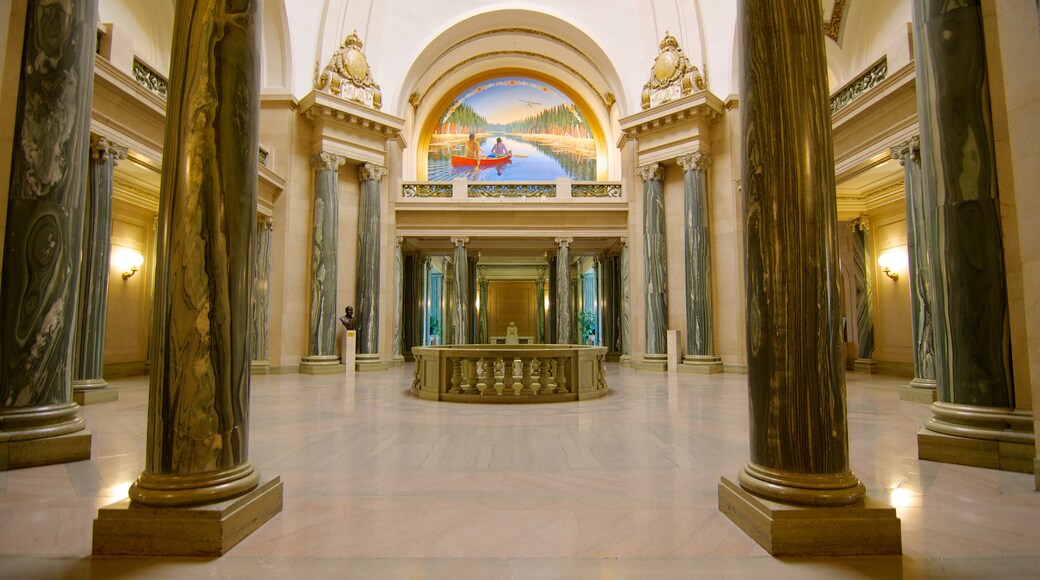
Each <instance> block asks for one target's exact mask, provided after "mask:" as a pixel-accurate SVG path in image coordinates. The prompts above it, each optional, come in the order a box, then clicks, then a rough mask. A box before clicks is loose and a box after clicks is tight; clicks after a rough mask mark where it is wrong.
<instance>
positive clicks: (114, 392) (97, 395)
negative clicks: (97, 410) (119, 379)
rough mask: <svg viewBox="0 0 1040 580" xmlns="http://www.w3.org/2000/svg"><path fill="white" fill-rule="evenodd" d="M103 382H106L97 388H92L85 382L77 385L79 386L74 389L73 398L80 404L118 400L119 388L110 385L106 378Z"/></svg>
mask: <svg viewBox="0 0 1040 580" xmlns="http://www.w3.org/2000/svg"><path fill="white" fill-rule="evenodd" d="M102 382H103V383H105V384H103V385H101V386H100V387H97V388H90V387H89V386H87V385H84V384H80V385H76V386H77V387H78V388H76V389H73V391H72V400H73V401H75V402H76V404H78V405H96V404H98V403H110V402H112V401H118V400H119V389H117V388H116V387H113V386H111V385H109V384H108V382H107V381H105V380H104V379H102Z"/></svg>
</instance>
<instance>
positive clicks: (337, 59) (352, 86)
mask: <svg viewBox="0 0 1040 580" xmlns="http://www.w3.org/2000/svg"><path fill="white" fill-rule="evenodd" d="M361 49H362V43H361V38H360V37H358V35H357V31H356V30H355V31H354V32H352V33H351V34H350V36H348V37H347V39H346V40H344V41H343V44H342V45H340V47H339V49H337V50H336V53H335V54H333V55H332V60H330V61H329V64H328V65H326V66H325V70H323V71H321V76H319V77H318V82H316V83H315V84H314V88H315V89H318V90H328V92H330V93H332V94H334V95H336V96H338V97H342V98H344V99H347V100H349V101H354V102H357V103H361V104H362V105H366V106H369V107H372V108H374V109H380V108H382V107H383V93H382V91H380V90H379V85H377V84H376V83H375V81H374V80H372V70H371V69H370V68H369V66H368V59H367V58H365V53H364V52H362V50H361Z"/></svg>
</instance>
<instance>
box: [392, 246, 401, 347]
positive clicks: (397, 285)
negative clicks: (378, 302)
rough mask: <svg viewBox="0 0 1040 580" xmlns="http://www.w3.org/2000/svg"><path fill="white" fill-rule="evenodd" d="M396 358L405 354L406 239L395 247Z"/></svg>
mask: <svg viewBox="0 0 1040 580" xmlns="http://www.w3.org/2000/svg"><path fill="white" fill-rule="evenodd" d="M393 348H394V349H393V354H394V358H400V357H403V356H404V239H403V238H401V237H398V238H397V244H396V246H395V248H394V347H393Z"/></svg>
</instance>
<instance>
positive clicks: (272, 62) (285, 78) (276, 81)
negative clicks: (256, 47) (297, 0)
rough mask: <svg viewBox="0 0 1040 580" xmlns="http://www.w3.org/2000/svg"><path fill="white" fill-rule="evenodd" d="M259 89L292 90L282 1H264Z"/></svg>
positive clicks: (287, 31)
mask: <svg viewBox="0 0 1040 580" xmlns="http://www.w3.org/2000/svg"><path fill="white" fill-rule="evenodd" d="M262 26H263V30H262V32H261V35H262V38H263V42H261V43H260V46H261V49H260V50H261V55H260V57H261V74H260V79H261V83H262V84H261V87H262V90H263V91H264V92H280V93H289V92H291V91H292V80H293V76H292V43H291V42H290V41H289V24H288V18H287V15H286V12H285V2H284V0H264V3H263V23H262Z"/></svg>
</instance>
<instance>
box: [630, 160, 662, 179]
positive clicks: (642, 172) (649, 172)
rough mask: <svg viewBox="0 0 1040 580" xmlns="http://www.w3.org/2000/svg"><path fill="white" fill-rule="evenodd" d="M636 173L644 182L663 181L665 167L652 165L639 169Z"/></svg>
mask: <svg viewBox="0 0 1040 580" xmlns="http://www.w3.org/2000/svg"><path fill="white" fill-rule="evenodd" d="M636 173H637V174H638V175H639V179H641V180H643V181H661V180H662V179H664V165H661V164H660V163H650V164H649V165H643V166H642V167H640V168H639V169H637V170H636Z"/></svg>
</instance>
